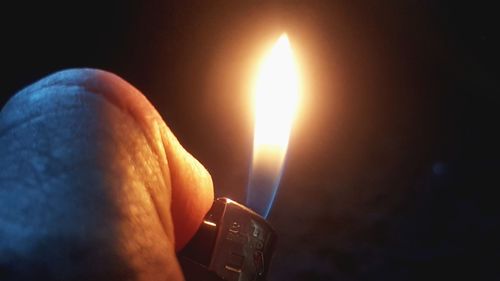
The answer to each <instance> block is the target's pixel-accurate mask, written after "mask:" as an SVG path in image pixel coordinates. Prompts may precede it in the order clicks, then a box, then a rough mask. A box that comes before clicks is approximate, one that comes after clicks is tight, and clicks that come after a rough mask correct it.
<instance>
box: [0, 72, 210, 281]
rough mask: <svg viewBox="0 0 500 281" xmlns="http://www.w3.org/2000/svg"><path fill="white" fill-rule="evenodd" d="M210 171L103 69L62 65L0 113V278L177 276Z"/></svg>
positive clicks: (205, 200)
mask: <svg viewBox="0 0 500 281" xmlns="http://www.w3.org/2000/svg"><path fill="white" fill-rule="evenodd" d="M212 201H213V186H212V180H211V177H210V175H209V174H208V172H207V171H206V170H205V168H204V167H203V166H202V165H201V164H200V163H199V162H198V161H197V160H196V159H194V158H193V157H192V156H191V155H190V154H189V153H188V152H186V151H185V150H184V149H183V148H182V146H181V145H180V144H179V142H178V141H177V139H176V138H175V137H174V135H173V134H172V132H171V131H170V130H169V128H168V127H167V126H166V125H165V122H164V121H163V120H162V118H161V117H160V115H159V114H158V112H157V111H156V110H155V109H154V107H153V106H152V105H151V104H150V103H149V102H148V100H147V99H146V98H145V97H144V96H143V95H142V94H141V93H140V92H139V91H138V90H137V89H135V88H134V87H133V86H131V85H130V84H128V83H127V82H125V81H124V80H122V79H121V78H119V77H117V76H116V75H114V74H111V73H108V72H105V71H100V70H93V69H72V70H65V71H61V72H58V73H55V74H53V75H50V76H48V77H46V78H44V79H42V80H40V81H38V82H36V83H35V84H33V85H31V86H29V87H27V88H25V89H24V90H22V91H20V92H19V93H18V94H16V95H15V96H14V97H13V98H12V99H11V100H10V101H9V102H8V103H7V105H6V106H5V107H4V108H3V109H2V111H1V112H0V280H40V279H41V280H182V279H183V277H182V273H181V270H180V268H179V265H178V262H177V259H176V251H177V250H179V249H181V248H182V247H183V246H184V245H185V244H186V243H187V242H188V241H189V239H190V238H191V237H192V236H193V235H194V233H195V232H196V229H197V228H198V226H199V225H200V223H201V221H202V218H203V216H204V215H205V213H206V212H207V211H208V209H209V208H210V206H211V204H212Z"/></svg>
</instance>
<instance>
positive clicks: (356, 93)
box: [0, 0, 500, 280]
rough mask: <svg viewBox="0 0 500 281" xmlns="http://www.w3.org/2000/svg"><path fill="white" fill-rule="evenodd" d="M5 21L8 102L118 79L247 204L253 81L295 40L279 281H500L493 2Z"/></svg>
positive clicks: (111, 10) (195, 6) (43, 4)
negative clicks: (270, 51) (36, 87)
mask: <svg viewBox="0 0 500 281" xmlns="http://www.w3.org/2000/svg"><path fill="white" fill-rule="evenodd" d="M5 2H6V1H5ZM492 2H493V1H492ZM6 3H8V2H6ZM2 5H3V6H2V7H0V14H1V17H0V18H1V19H0V23H1V27H0V31H1V34H0V50H1V52H0V67H1V72H2V73H1V75H0V95H1V103H2V104H3V103H4V102H6V101H7V99H8V98H9V97H10V96H11V95H13V94H14V93H15V92H16V91H18V90H19V89H21V88H22V87H24V86H25V85H27V84H29V83H32V82H34V81H36V80H37V79H39V78H42V77H43V76H45V75H47V74H50V73H52V72H54V71H57V70H60V69H64V68H69V67H95V68H102V69H106V70H109V71H112V72H114V73H116V74H118V75H120V76H121V77H123V78H124V79H126V80H127V81H129V82H130V83H132V84H133V85H135V86H136V87H137V88H138V89H140V90H141V91H142V92H143V93H144V94H145V95H146V96H147V97H148V98H149V99H150V100H151V101H152V102H153V103H154V104H155V106H156V107H157V109H158V110H159V111H160V113H161V114H162V116H163V117H164V118H165V120H166V121H167V123H168V124H169V126H170V127H171V128H172V130H173V131H174V133H175V134H176V135H177V136H178V137H179V139H180V140H181V142H182V143H183V145H184V146H185V147H186V148H187V149H188V150H189V151H191V152H192V153H193V154H194V155H195V156H196V157H197V158H198V159H199V160H200V161H201V162H202V163H203V164H204V165H205V166H206V167H207V169H208V170H209V171H210V172H211V174H212V176H213V179H214V182H215V185H216V187H215V188H216V193H217V195H219V196H220V195H225V196H230V197H232V198H235V199H237V200H239V201H244V195H245V186H246V182H247V179H248V170H249V164H250V156H251V149H252V148H251V145H252V124H251V121H252V117H251V114H252V113H251V112H250V106H249V104H250V102H249V101H250V93H249V89H250V86H249V85H250V83H251V78H252V73H253V71H254V69H255V65H256V63H257V58H258V57H259V55H260V54H262V52H263V51H264V50H265V49H266V48H268V47H269V46H270V44H272V43H273V42H274V41H275V40H276V39H277V38H278V36H279V35H280V34H281V32H283V31H286V32H287V33H288V35H289V38H290V41H291V44H292V47H293V48H294V51H295V53H296V56H297V58H298V60H299V64H300V66H301V72H302V76H303V79H304V92H303V98H302V102H301V109H300V112H299V115H298V119H297V123H296V124H295V127H294V130H293V133H292V136H291V140H290V147H289V155H288V162H287V166H286V170H285V173H284V176H283V180H282V184H281V189H280V191H279V192H278V196H277V200H276V203H275V205H274V208H273V210H272V211H271V216H270V220H271V222H272V224H274V226H275V228H276V229H277V231H278V232H279V235H280V243H279V245H278V249H277V254H276V257H275V259H274V261H273V267H272V269H271V276H270V280H422V279H438V278H439V279H452V278H461V279H462V278H470V279H473V280H498V279H499V278H500V269H499V264H498V262H499V261H500V259H499V258H500V254H499V253H500V252H499V250H500V245H499V242H498V235H499V216H498V215H499V209H500V208H498V207H497V204H498V197H497V196H496V194H497V189H499V188H500V180H499V174H500V149H499V144H500V137H499V136H498V135H500V134H498V130H499V125H498V121H500V113H499V106H500V91H499V90H500V86H499V82H500V80H499V75H498V74H499V70H498V66H499V65H500V61H499V56H498V53H499V50H500V49H499V47H500V46H499V44H498V42H497V41H499V40H498V39H499V38H498V37H499V32H498V26H500V25H499V23H498V20H497V19H498V13H497V10H496V9H494V5H493V3H492V4H485V3H480V2H477V1H475V2H469V3H459V2H458V1H431V0H427V1H416V0H415V1H330V2H328V1H281V2H276V1H224V2H223V1H204V2H179V3H177V2H174V3H173V2H169V1H166V0H165V1H109V2H101V1H81V2H74V1H66V2H61V3H56V2H48V1H37V2H34V3H30V2H27V1H17V2H16V3H15V4H13V3H10V4H2Z"/></svg>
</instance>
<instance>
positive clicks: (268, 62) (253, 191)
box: [248, 34, 299, 217]
mask: <svg viewBox="0 0 500 281" xmlns="http://www.w3.org/2000/svg"><path fill="white" fill-rule="evenodd" d="M254 95H255V96H254V98H255V132H254V150H253V161H252V162H253V163H252V173H251V176H250V183H249V190H248V204H249V206H250V207H251V208H253V209H254V210H255V211H257V212H259V213H260V214H261V215H263V216H264V217H265V216H267V214H268V212H269V209H270V207H271V204H272V201H273V199H274V196H275V193H276V190H277V187H278V185H279V180H280V177H281V172H282V168H283V162H284V159H285V155H286V151H287V147H288V139H289V136H290V131H291V128H292V123H293V119H294V116H295V112H296V110H297V104H298V99H299V75H298V71H297V67H296V65H295V61H294V58H293V54H292V48H291V46H290V43H289V41H288V37H287V35H286V34H283V35H281V37H280V38H279V39H278V41H277V42H276V44H275V45H274V47H273V48H272V50H271V51H270V52H269V54H268V55H267V56H266V57H265V59H264V61H263V63H262V65H261V67H260V70H259V74H258V77H257V81H256V86H255V90H254Z"/></svg>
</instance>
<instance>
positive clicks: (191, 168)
mask: <svg viewBox="0 0 500 281" xmlns="http://www.w3.org/2000/svg"><path fill="white" fill-rule="evenodd" d="M96 74H97V75H98V76H102V77H101V78H102V79H92V80H91V81H89V83H93V82H95V81H101V82H102V81H106V82H107V83H106V84H105V85H95V86H96V87H100V88H101V89H102V88H103V87H109V88H111V89H109V90H105V91H102V90H101V91H98V92H99V93H102V94H103V95H106V98H107V99H108V100H111V101H112V102H114V103H115V104H116V105H118V106H119V107H121V108H123V109H125V110H127V111H129V112H130V113H131V114H132V115H133V116H134V117H135V119H136V120H137V121H138V122H139V123H140V124H141V125H142V126H143V127H144V128H145V131H146V135H147V136H148V137H149V139H150V143H151V144H152V147H154V148H156V149H157V154H158V155H160V156H163V157H161V158H162V159H161V160H164V163H163V164H164V165H162V166H163V174H164V177H165V179H166V180H170V183H171V188H172V196H171V206H170V211H171V214H172V220H173V226H174V237H175V248H176V250H177V251H178V250H180V249H182V248H183V247H184V246H185V245H186V244H187V242H188V241H189V240H190V239H191V238H192V237H193V236H194V234H195V233H196V231H197V229H198V227H199V226H200V224H201V222H202V220H203V217H204V216H205V214H206V213H207V212H208V210H209V209H210V207H211V206H212V202H213V200H214V192H213V183H212V178H211V177H210V174H209V173H208V172H207V170H206V169H205V167H203V165H202V164H201V163H200V162H198V161H197V160H196V159H195V158H194V157H193V156H192V155H191V154H190V153H188V152H187V151H186V150H185V149H184V148H183V147H182V145H181V144H180V143H179V141H178V140H177V138H176V137H175V136H174V134H173V133H172V132H171V130H170V129H169V128H168V126H167V125H166V123H165V122H164V120H163V119H162V117H161V116H160V114H159V113H158V111H157V110H156V109H155V108H154V106H153V105H152V104H151V103H150V102H149V101H148V100H147V99H146V97H145V96H144V95H142V94H141V93H140V92H139V91H138V90H136V89H134V88H133V87H130V85H129V84H128V83H126V82H125V81H123V80H122V79H120V78H118V77H117V76H116V75H114V74H111V73H108V72H104V71H97V72H96ZM89 87H92V85H89ZM165 207H166V206H165Z"/></svg>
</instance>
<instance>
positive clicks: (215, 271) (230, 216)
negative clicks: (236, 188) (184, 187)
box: [179, 198, 276, 281]
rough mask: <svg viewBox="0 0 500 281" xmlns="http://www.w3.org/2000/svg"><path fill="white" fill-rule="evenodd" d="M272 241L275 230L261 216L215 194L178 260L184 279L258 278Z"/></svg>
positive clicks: (249, 280)
mask: <svg viewBox="0 0 500 281" xmlns="http://www.w3.org/2000/svg"><path fill="white" fill-rule="evenodd" d="M275 243H276V233H275V231H274V230H273V228H272V227H271V226H270V225H269V223H268V222H267V221H266V220H265V219H264V218H263V217H261V216H260V215H258V214H257V213H255V212H254V211H252V210H250V209H249V208H247V207H245V206H243V205H241V204H239V203H237V202H235V201H233V200H231V199H228V198H217V199H216V200H215V201H214V203H213V205H212V208H211V209H210V211H208V213H207V215H206V216H205V218H204V220H203V223H202V224H201V226H200V228H199V230H198V232H197V233H196V234H195V236H194V237H193V239H192V240H191V241H190V242H189V243H188V245H187V246H186V247H185V248H184V249H183V250H182V251H181V252H180V253H179V261H180V264H181V267H182V269H183V272H184V276H185V278H186V280H187V281H198V280H200V281H212V280H228V281H254V280H256V281H261V280H265V278H266V274H267V272H268V270H269V265H270V261H271V257H272V254H273V251H274V246H275Z"/></svg>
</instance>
